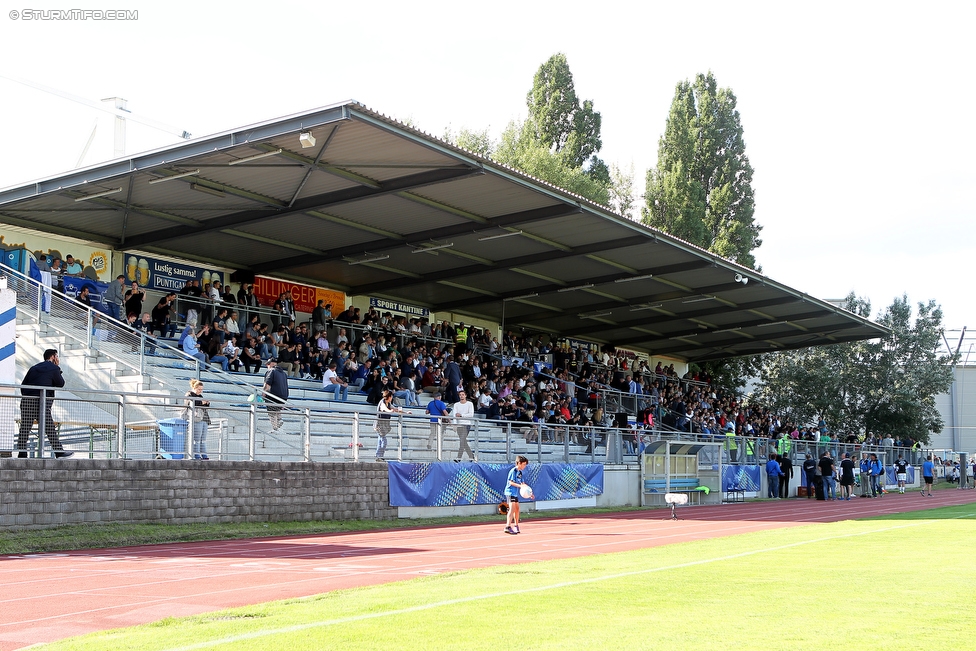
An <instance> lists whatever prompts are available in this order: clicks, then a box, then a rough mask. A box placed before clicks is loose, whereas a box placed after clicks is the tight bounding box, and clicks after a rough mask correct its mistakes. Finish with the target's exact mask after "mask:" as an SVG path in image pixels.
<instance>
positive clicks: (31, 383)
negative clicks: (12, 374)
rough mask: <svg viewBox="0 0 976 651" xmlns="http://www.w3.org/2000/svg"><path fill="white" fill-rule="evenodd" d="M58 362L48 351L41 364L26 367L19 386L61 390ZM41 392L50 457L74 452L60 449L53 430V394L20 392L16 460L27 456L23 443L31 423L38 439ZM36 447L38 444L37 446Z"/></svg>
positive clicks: (25, 442) (65, 455) (61, 381)
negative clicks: (51, 454)
mask: <svg viewBox="0 0 976 651" xmlns="http://www.w3.org/2000/svg"><path fill="white" fill-rule="evenodd" d="M60 361H61V360H60V359H59V358H58V351H57V350H55V349H53V348H48V349H47V350H45V351H44V361H43V362H41V363H40V364H35V365H34V366H32V367H30V369H29V370H28V371H27V374H26V375H25V376H24V381H23V382H22V383H21V384H22V385H23V386H25V387H53V388H60V387H63V386H64V376H63V375H62V374H61V367H60V366H59V365H58V364H59V363H60ZM41 391H44V433H45V434H46V435H47V440H48V441H49V442H50V443H51V449H52V450H54V456H55V457H58V458H62V457H70V456H71V455H72V454H74V452H69V451H67V450H65V449H64V446H62V445H61V439H60V438H59V437H58V432H57V430H56V429H55V427H54V417H53V416H52V415H51V404H52V403H53V402H54V391H50V390H47V389H21V390H20V395H21V396H23V397H22V398H21V399H20V431H19V433H18V434H17V446H16V449H15V453H16V456H18V457H26V456H27V440H28V439H29V438H30V431H31V429H32V428H33V427H34V422H35V421H37V423H38V432H37V434H38V437H40V433H41V432H40V415H41ZM38 446H40V444H38Z"/></svg>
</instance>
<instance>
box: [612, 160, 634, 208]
mask: <svg viewBox="0 0 976 651" xmlns="http://www.w3.org/2000/svg"><path fill="white" fill-rule="evenodd" d="M608 194H609V200H608V202H607V205H608V206H609V207H610V208H611V209H612V210H613V211H614V212H615V213H617V214H618V215H623V216H624V217H629V218H631V219H633V217H634V214H633V213H634V207H635V204H636V203H637V199H636V198H635V197H634V164H633V163H631V164H630V167H629V168H627V169H622V168H621V167H620V166H619V165H617V164H616V163H611V164H610V184H609V186H608Z"/></svg>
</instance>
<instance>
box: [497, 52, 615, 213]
mask: <svg viewBox="0 0 976 651" xmlns="http://www.w3.org/2000/svg"><path fill="white" fill-rule="evenodd" d="M526 104H527V105H528V110H529V115H528V118H527V119H526V120H525V121H524V122H512V123H510V124H509V125H508V127H507V128H506V129H505V131H504V132H503V133H502V137H501V140H500V142H499V143H498V147H497V149H496V150H495V151H494V158H495V160H497V161H498V162H500V163H504V164H506V165H509V166H511V167H514V168H516V169H520V170H522V171H523V172H525V173H527V174H531V175H532V176H536V177H538V178H540V179H542V180H544V181H548V182H550V183H552V184H554V185H558V186H559V187H562V188H565V189H567V190H570V191H571V192H575V193H576V194H579V195H581V196H583V197H586V198H587V199H590V200H591V201H594V202H597V203H601V204H606V203H607V202H608V201H609V188H610V185H611V179H610V169H609V168H608V167H607V165H606V164H605V163H604V162H603V161H602V160H600V159H599V158H598V157H597V155H596V154H597V153H598V152H599V151H600V148H601V147H602V146H603V142H602V141H601V140H600V128H601V117H600V113H599V112H597V111H595V110H594V108H593V102H592V100H583V101H580V99H579V97H577V95H576V88H575V85H574V83H573V73H572V72H571V71H570V69H569V63H568V62H567V60H566V55H565V54H562V53H560V54H554V55H553V56H551V57H550V58H549V60H548V61H546V62H545V63H543V64H542V65H541V66H540V67H539V69H538V71H537V72H536V73H535V77H534V78H533V81H532V89H531V90H530V91H529V93H528V95H527V96H526Z"/></svg>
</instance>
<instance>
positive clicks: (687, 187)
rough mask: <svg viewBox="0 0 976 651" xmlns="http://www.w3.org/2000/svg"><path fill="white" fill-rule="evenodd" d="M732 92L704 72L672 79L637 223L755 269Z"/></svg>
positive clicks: (750, 198)
mask: <svg viewBox="0 0 976 651" xmlns="http://www.w3.org/2000/svg"><path fill="white" fill-rule="evenodd" d="M742 131H743V130H742V123H741V120H740V116H739V111H738V110H737V109H736V97H735V94H734V93H733V92H732V91H731V90H730V89H728V88H721V89H720V88H718V84H717V83H716V81H715V77H713V76H712V73H711V72H709V73H708V74H707V75H702V74H699V75H698V76H697V77H696V78H695V80H694V82H690V81H682V82H680V83H679V84H678V85H677V88H676V89H675V93H674V100H673V101H672V102H671V110H670V113H669V114H668V119H667V123H666V126H665V131H664V135H663V136H662V137H661V139H660V141H659V142H658V160H657V166H656V167H655V168H654V169H651V170H649V171H648V173H647V184H646V192H645V198H646V205H645V206H644V208H643V211H642V214H643V218H644V222H645V223H647V224H649V225H651V226H654V227H655V228H659V229H661V230H663V231H665V232H667V233H670V234H672V235H675V236H677V237H680V238H681V239H684V240H686V241H688V242H691V243H692V244H696V245H698V246H701V247H702V248H705V249H708V250H710V251H712V252H713V253H716V254H718V255H721V256H722V257H724V258H727V259H729V260H733V261H735V262H738V263H739V264H742V265H744V266H747V267H752V268H756V260H755V256H754V255H753V251H754V249H756V248H757V247H759V246H760V244H762V241H761V240H760V239H759V232H760V230H762V227H761V226H759V225H758V224H756V223H755V220H754V213H755V196H754V193H753V189H752V175H753V170H752V165H751V164H750V163H749V157H748V156H747V155H746V146H745V140H744V139H743V133H742Z"/></svg>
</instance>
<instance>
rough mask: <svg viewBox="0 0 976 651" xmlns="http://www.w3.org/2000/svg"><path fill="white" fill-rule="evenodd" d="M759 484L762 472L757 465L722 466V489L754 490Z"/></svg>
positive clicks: (757, 488)
mask: <svg viewBox="0 0 976 651" xmlns="http://www.w3.org/2000/svg"><path fill="white" fill-rule="evenodd" d="M801 474H802V473H801ZM760 486H762V473H761V470H760V468H759V466H722V490H723V491H727V490H729V489H730V488H737V489H740V490H744V491H747V492H756V491H758V490H759V487H760Z"/></svg>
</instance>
